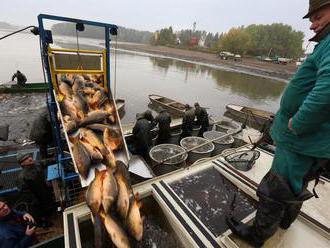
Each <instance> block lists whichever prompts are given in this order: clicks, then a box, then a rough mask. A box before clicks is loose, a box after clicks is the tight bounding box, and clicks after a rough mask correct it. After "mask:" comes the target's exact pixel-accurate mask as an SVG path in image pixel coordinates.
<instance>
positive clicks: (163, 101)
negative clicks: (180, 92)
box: [148, 94, 185, 116]
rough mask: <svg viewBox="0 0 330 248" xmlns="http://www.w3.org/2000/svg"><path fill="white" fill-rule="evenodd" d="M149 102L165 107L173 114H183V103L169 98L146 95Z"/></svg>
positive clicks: (157, 106)
mask: <svg viewBox="0 0 330 248" xmlns="http://www.w3.org/2000/svg"><path fill="white" fill-rule="evenodd" d="M148 97H149V100H150V102H151V103H152V104H153V105H154V106H155V107H156V108H157V109H159V107H162V108H163V109H166V110H167V111H168V112H169V113H170V114H171V115H173V116H183V115H184V112H185V104H183V103H180V102H177V101H175V100H172V99H170V98H167V97H164V96H160V95H154V94H151V95H149V96H148Z"/></svg>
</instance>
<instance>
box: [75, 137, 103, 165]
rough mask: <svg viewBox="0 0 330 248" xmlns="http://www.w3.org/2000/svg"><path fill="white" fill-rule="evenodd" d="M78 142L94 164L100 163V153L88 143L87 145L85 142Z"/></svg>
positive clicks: (101, 157)
mask: <svg viewBox="0 0 330 248" xmlns="http://www.w3.org/2000/svg"><path fill="white" fill-rule="evenodd" d="M80 142H81V144H83V145H84V147H85V148H86V150H87V151H88V152H89V154H90V157H91V159H92V161H94V162H95V161H102V159H103V156H102V153H101V152H100V151H99V150H98V149H97V148H96V147H93V146H92V145H91V144H90V143H88V142H87V141H85V140H81V141H80Z"/></svg>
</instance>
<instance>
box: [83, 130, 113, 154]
mask: <svg viewBox="0 0 330 248" xmlns="http://www.w3.org/2000/svg"><path fill="white" fill-rule="evenodd" d="M79 131H80V137H81V138H82V139H83V140H85V141H87V142H88V143H89V144H91V145H92V146H93V147H96V148H98V149H99V150H100V152H101V153H102V155H104V154H103V153H104V152H105V151H106V148H105V146H104V144H103V142H102V141H101V140H100V139H99V137H98V136H97V135H96V134H95V133H94V132H93V131H92V130H90V129H87V128H80V129H79Z"/></svg>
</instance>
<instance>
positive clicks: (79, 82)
mask: <svg viewBox="0 0 330 248" xmlns="http://www.w3.org/2000/svg"><path fill="white" fill-rule="evenodd" d="M83 87H84V78H75V79H74V81H73V85H72V91H73V93H74V94H76V93H77V92H78V91H79V90H80V89H82V88H83Z"/></svg>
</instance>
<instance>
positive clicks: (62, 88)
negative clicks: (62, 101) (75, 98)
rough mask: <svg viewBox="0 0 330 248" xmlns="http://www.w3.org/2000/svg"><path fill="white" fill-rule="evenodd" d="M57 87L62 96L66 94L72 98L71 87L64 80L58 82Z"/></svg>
mask: <svg viewBox="0 0 330 248" xmlns="http://www.w3.org/2000/svg"><path fill="white" fill-rule="evenodd" d="M58 89H59V91H60V92H61V94H63V95H64V96H66V97H68V98H70V99H71V98H72V94H73V92H72V89H71V87H70V86H69V85H68V84H66V83H64V82H60V84H59V86H58Z"/></svg>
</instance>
